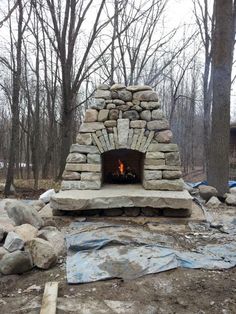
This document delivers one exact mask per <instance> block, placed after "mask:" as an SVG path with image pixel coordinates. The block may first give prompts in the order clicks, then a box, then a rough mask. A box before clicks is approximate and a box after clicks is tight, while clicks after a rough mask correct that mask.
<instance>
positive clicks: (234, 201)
mask: <svg viewBox="0 0 236 314" xmlns="http://www.w3.org/2000/svg"><path fill="white" fill-rule="evenodd" d="M225 203H226V204H227V205H231V206H236V194H227V197H226V199H225Z"/></svg>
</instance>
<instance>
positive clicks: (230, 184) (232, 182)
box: [186, 181, 236, 188]
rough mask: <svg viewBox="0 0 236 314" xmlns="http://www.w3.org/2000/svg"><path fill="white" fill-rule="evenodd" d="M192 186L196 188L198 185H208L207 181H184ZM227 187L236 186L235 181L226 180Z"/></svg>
mask: <svg viewBox="0 0 236 314" xmlns="http://www.w3.org/2000/svg"><path fill="white" fill-rule="evenodd" d="M186 183H187V184H188V185H190V186H191V187H192V188H198V187H199V186H200V185H208V183H207V181H199V182H186ZM228 185H229V188H233V187H235V186H236V181H228Z"/></svg>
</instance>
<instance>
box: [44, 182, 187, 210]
mask: <svg viewBox="0 0 236 314" xmlns="http://www.w3.org/2000/svg"><path fill="white" fill-rule="evenodd" d="M50 205H51V207H52V208H53V209H58V210H68V211H70V210H89V209H106V208H120V207H153V208H170V209H189V210H191V209H192V197H191V195H190V194H189V192H188V191H186V190H184V191H154V190H145V189H144V188H143V187H142V186H141V185H139V184H137V185H134V184H132V185H122V186H121V185H115V184H110V185H104V186H103V187H102V188H101V189H100V190H92V191H91V190H69V191H60V192H59V193H57V194H56V195H55V196H53V197H52V199H51V202H50Z"/></svg>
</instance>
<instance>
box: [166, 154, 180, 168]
mask: <svg viewBox="0 0 236 314" xmlns="http://www.w3.org/2000/svg"><path fill="white" fill-rule="evenodd" d="M165 159H166V165H168V166H180V165H181V162H180V157H179V152H170V153H166V154H165Z"/></svg>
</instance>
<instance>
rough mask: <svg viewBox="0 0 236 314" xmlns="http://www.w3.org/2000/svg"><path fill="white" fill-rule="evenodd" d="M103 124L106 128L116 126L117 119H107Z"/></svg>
mask: <svg viewBox="0 0 236 314" xmlns="http://www.w3.org/2000/svg"><path fill="white" fill-rule="evenodd" d="M104 125H105V127H106V128H113V127H114V126H117V120H107V121H105V122H104Z"/></svg>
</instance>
